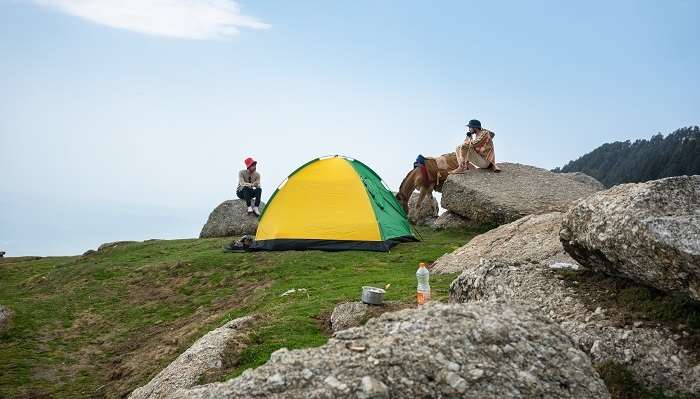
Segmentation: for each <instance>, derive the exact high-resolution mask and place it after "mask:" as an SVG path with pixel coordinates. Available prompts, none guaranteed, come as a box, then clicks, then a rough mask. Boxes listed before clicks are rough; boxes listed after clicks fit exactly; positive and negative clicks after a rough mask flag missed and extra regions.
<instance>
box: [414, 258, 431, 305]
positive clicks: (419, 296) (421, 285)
mask: <svg viewBox="0 0 700 399" xmlns="http://www.w3.org/2000/svg"><path fill="white" fill-rule="evenodd" d="M416 279H418V289H417V290H416V291H417V292H416V300H417V301H418V304H419V305H422V304H424V303H426V302H428V301H429V300H430V272H429V271H428V269H427V268H426V267H425V263H420V264H419V265H418V271H417V272H416Z"/></svg>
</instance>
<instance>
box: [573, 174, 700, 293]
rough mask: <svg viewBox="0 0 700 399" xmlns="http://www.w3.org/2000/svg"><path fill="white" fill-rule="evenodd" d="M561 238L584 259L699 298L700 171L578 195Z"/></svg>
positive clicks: (607, 270) (596, 267) (610, 271)
mask: <svg viewBox="0 0 700 399" xmlns="http://www.w3.org/2000/svg"><path fill="white" fill-rule="evenodd" d="M560 237H561V241H562V243H563V244H564V248H565V249H566V251H567V252H569V254H571V256H572V257H573V258H574V259H576V260H577V261H579V262H580V263H581V264H582V265H584V266H587V267H590V268H592V269H594V270H597V271H601V272H603V273H606V274H610V275H617V276H623V277H627V278H630V279H633V280H635V281H638V282H640V283H643V284H648V285H651V286H653V287H655V288H657V289H660V290H663V291H667V292H674V293H681V294H684V295H688V296H689V297H691V298H693V299H695V300H696V301H700V176H699V175H695V176H679V177H669V178H666V179H661V180H654V181H650V182H646V183H637V184H623V185H619V186H615V187H613V188H611V189H609V190H606V191H602V192H599V193H597V194H595V195H592V196H590V197H588V198H585V199H582V200H580V201H578V202H577V203H576V204H575V205H574V206H573V207H572V208H571V210H570V211H569V212H568V213H567V214H566V215H564V219H563V224H562V230H561V233H560Z"/></svg>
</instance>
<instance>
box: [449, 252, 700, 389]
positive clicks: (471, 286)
mask: <svg viewBox="0 0 700 399" xmlns="http://www.w3.org/2000/svg"><path fill="white" fill-rule="evenodd" d="M559 277H560V275H558V273H557V272H556V271H555V270H553V269H552V268H551V267H548V266H546V265H543V264H540V263H530V262H520V263H516V262H515V261H514V260H509V261H507V262H503V261H497V260H483V261H482V262H481V263H476V264H469V265H468V266H467V267H466V269H465V270H464V272H463V273H462V274H461V275H460V276H459V277H458V278H457V279H456V280H455V281H453V282H452V284H451V286H450V299H451V300H452V301H455V302H472V301H476V302H475V303H483V301H487V300H499V301H502V300H506V301H510V302H514V303H524V304H528V305H530V306H533V307H535V308H538V309H539V312H540V313H541V314H542V315H546V316H548V317H550V318H552V319H553V320H555V321H557V322H559V323H560V325H561V327H562V328H563V329H564V330H565V331H566V332H567V333H568V334H569V335H570V336H571V337H572V338H573V339H574V341H575V342H576V343H577V345H578V347H579V348H581V349H582V350H584V351H585V352H587V353H588V354H589V355H590V356H591V359H592V361H593V363H594V364H603V363H605V362H608V361H613V362H615V363H619V364H621V365H623V366H625V367H626V368H627V369H628V370H630V371H631V372H632V374H633V375H634V377H635V379H636V380H637V381H640V382H641V383H642V384H643V385H645V386H646V387H647V388H649V389H650V390H655V389H661V390H663V391H664V392H666V393H667V394H682V395H690V396H695V395H700V364H698V361H697V358H696V357H695V356H694V355H693V354H692V353H690V352H689V351H688V350H687V349H685V348H684V347H683V346H682V345H680V344H679V342H677V341H676V340H677V339H679V337H674V334H672V333H671V332H670V331H668V329H665V328H637V327H634V325H625V326H620V325H619V323H617V322H616V321H615V320H614V318H613V316H614V315H615V314H616V313H618V312H617V311H616V310H614V309H604V308H602V307H597V308H595V310H591V309H590V303H591V302H595V299H591V298H590V297H591V296H594V295H598V294H599V295H606V296H609V295H610V294H609V293H607V292H606V290H605V289H602V288H597V287H596V288H595V289H579V288H578V285H577V284H575V283H571V284H569V283H567V282H566V281H564V280H562V279H561V278H559Z"/></svg>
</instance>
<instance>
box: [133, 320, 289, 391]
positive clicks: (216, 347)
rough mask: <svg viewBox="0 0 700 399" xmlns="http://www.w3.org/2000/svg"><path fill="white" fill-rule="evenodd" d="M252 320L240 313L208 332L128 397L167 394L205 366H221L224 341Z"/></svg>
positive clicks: (189, 383)
mask: <svg viewBox="0 0 700 399" xmlns="http://www.w3.org/2000/svg"><path fill="white" fill-rule="evenodd" d="M253 320H254V318H253V317H252V316H245V317H240V318H238V319H234V320H231V321H229V322H228V323H226V324H224V325H223V326H221V327H219V328H217V329H215V330H212V331H210V332H208V333H207V334H206V335H204V336H203V337H202V338H200V339H198V340H197V341H196V342H195V343H194V344H192V346H191V347H189V349H187V350H186V351H185V352H183V353H182V354H181V355H180V356H178V357H177V359H175V360H174V361H173V362H172V363H170V364H169V365H168V366H167V367H166V368H164V369H163V370H162V371H161V372H160V373H158V374H157V375H156V376H155V377H153V379H152V380H151V381H149V382H148V384H146V385H144V386H142V387H140V388H137V389H135V390H134V391H133V392H132V393H131V395H129V398H130V399H142V398H154V399H155V398H167V397H170V396H171V395H172V394H173V392H175V391H176V390H178V389H181V388H189V387H192V386H194V385H195V384H196V383H197V381H198V380H199V378H200V377H201V376H202V375H203V374H204V373H205V372H206V371H207V370H211V369H219V368H221V367H222V362H221V355H222V353H223V351H224V349H225V348H226V343H227V342H228V341H229V340H231V339H232V338H233V337H234V336H236V335H240V334H242V333H243V332H242V331H244V330H245V329H246V328H247V327H249V326H250V325H251V323H252V321H253ZM271 378H272V379H273V380H271V381H270V382H269V384H271V385H274V384H279V379H278V380H274V378H275V376H271ZM282 381H283V380H282ZM282 383H283V382H282Z"/></svg>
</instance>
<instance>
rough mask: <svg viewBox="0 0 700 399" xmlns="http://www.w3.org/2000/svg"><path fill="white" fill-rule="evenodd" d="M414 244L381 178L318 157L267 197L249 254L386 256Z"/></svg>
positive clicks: (358, 165)
mask: <svg viewBox="0 0 700 399" xmlns="http://www.w3.org/2000/svg"><path fill="white" fill-rule="evenodd" d="M406 241H417V239H416V237H415V236H414V234H413V231H412V229H411V226H410V224H409V223H408V220H407V219H406V212H404V210H403V208H401V205H400V204H399V203H398V201H397V200H396V198H395V197H394V195H393V194H392V193H391V191H389V189H387V187H386V185H385V184H384V183H383V182H382V179H381V178H380V177H379V176H378V175H377V174H376V173H375V172H374V171H373V170H372V169H370V168H369V167H368V166H367V165H365V164H363V163H362V162H359V161H357V160H355V159H352V158H347V157H343V156H338V155H336V156H333V157H326V158H317V159H314V160H313V161H310V162H307V163H306V164H304V165H302V166H301V167H300V168H299V169H297V170H296V171H294V172H293V173H292V174H291V175H289V177H288V178H287V179H286V180H285V181H284V182H283V183H282V184H281V185H280V187H278V188H277V190H276V191H275V193H274V194H273V195H272V197H270V200H269V201H268V203H267V206H266V207H265V209H264V210H263V214H262V215H261V216H260V223H259V224H258V230H257V233H256V235H255V242H254V243H253V245H252V247H251V249H252V250H272V251H282V250H306V249H318V250H324V251H343V250H365V251H388V250H389V249H390V248H391V247H393V246H394V245H396V244H397V243H399V242H406Z"/></svg>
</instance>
